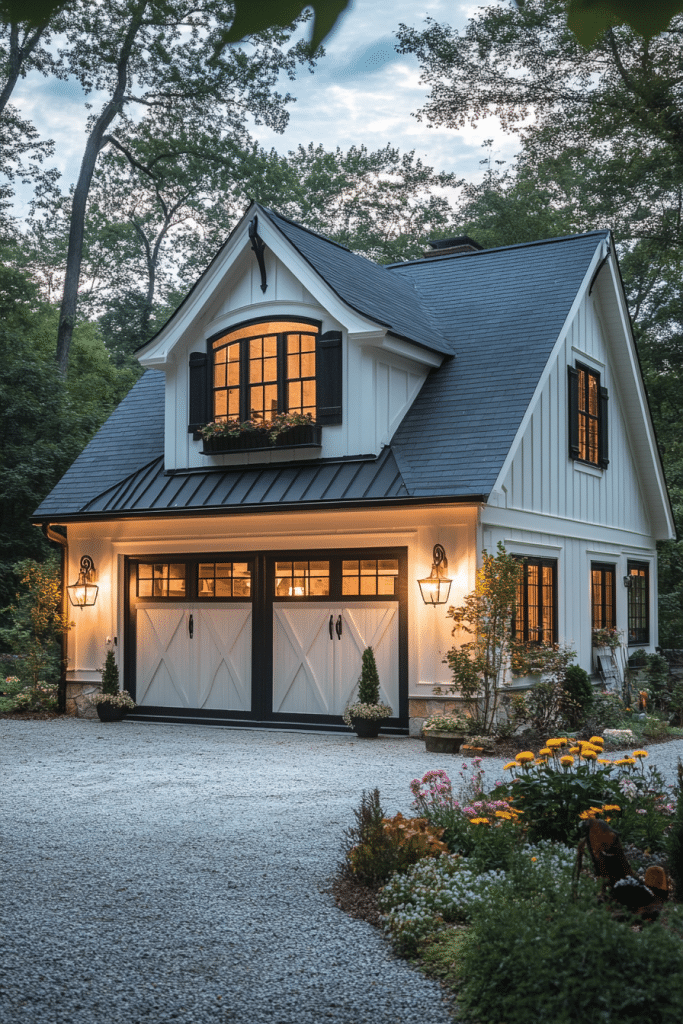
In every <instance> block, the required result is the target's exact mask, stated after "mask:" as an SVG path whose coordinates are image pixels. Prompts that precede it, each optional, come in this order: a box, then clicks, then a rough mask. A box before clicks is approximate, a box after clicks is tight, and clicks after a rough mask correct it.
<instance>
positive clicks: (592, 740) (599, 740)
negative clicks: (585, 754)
mask: <svg viewBox="0 0 683 1024" xmlns="http://www.w3.org/2000/svg"><path fill="white" fill-rule="evenodd" d="M588 742H589V743H597V744H598V745H599V746H601V747H602V746H604V743H605V741H604V740H603V738H602V736H591V738H590V740H589V741H588Z"/></svg>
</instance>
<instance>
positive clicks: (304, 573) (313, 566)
mask: <svg viewBox="0 0 683 1024" xmlns="http://www.w3.org/2000/svg"><path fill="white" fill-rule="evenodd" d="M329 593H330V563H329V562H318V561H301V562H276V563H275V596H276V597H327V596H328V595H329Z"/></svg>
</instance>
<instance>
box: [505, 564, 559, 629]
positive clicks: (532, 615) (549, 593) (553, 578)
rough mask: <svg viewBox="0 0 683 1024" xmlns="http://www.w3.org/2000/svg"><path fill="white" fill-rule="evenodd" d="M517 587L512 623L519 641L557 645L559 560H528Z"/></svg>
mask: <svg viewBox="0 0 683 1024" xmlns="http://www.w3.org/2000/svg"><path fill="white" fill-rule="evenodd" d="M523 561H524V575H523V577H522V579H521V581H520V583H519V586H518V588H517V607H516V609H515V618H514V622H513V624H512V628H513V633H514V636H515V639H516V640H521V641H524V642H525V643H531V644H554V643H557V561H556V560H555V559H551V558H525V559H524V560H523Z"/></svg>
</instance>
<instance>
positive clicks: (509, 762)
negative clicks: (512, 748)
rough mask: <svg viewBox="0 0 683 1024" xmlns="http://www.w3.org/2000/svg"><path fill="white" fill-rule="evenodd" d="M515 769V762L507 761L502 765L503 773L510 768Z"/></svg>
mask: <svg viewBox="0 0 683 1024" xmlns="http://www.w3.org/2000/svg"><path fill="white" fill-rule="evenodd" d="M516 767H517V762H516V761H508V763H507V764H504V765H503V771H504V772H506V771H508V770H509V769H510V768H516Z"/></svg>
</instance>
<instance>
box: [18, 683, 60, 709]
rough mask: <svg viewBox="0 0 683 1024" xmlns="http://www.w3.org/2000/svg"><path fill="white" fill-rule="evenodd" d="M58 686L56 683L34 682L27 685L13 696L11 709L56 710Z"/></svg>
mask: <svg viewBox="0 0 683 1024" xmlns="http://www.w3.org/2000/svg"><path fill="white" fill-rule="evenodd" d="M57 706H58V686H57V684H56V683H52V684H48V683H44V682H39V683H36V685H35V686H27V687H25V688H24V689H23V690H21V692H20V693H18V694H17V695H16V697H15V698H14V707H13V709H12V710H13V711H56V710H57Z"/></svg>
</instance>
